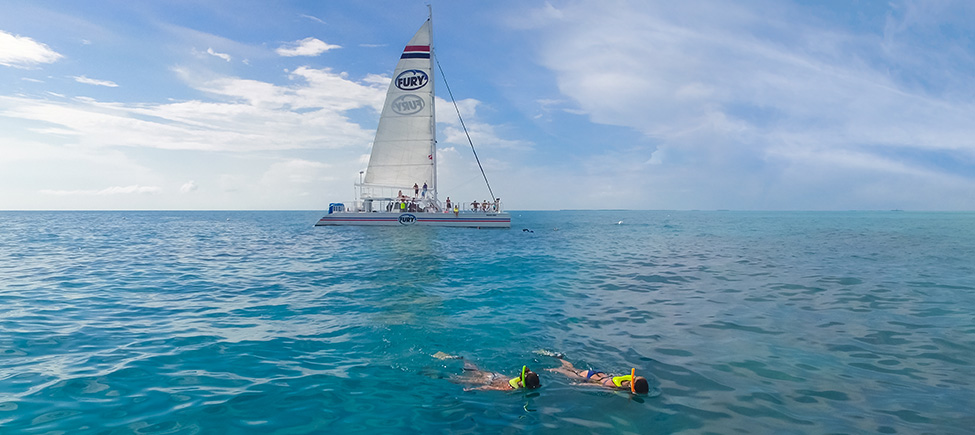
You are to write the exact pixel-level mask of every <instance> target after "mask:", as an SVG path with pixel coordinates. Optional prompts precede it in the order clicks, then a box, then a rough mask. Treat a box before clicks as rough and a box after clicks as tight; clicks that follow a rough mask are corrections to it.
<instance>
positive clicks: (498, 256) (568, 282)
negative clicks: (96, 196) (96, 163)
mask: <svg viewBox="0 0 975 435" xmlns="http://www.w3.org/2000/svg"><path fill="white" fill-rule="evenodd" d="M317 217H318V213H317V212H2V213H0V432H2V433H37V434H41V433H141V434H162V433H166V434H183V433H281V434H285V433H287V434H294V433H344V432H364V433H368V432H376V433H444V432H453V433H523V432H528V433H556V432H559V433H562V432H566V433H588V432H597V433H639V434H648V433H651V434H652V433H672V432H677V431H681V430H685V431H688V432H689V433H707V432H714V433H809V434H821V433H923V432H930V433H939V434H945V433H971V432H970V431H971V430H972V428H975V412H973V411H972V410H973V409H975V395H973V393H972V391H973V390H975V314H973V313H975V254H973V253H975V248H973V247H975V214H971V213H904V212H870V213H866V212H846V213H759V212H633V211H598V212H596V211H579V212H576V211H564V212H513V213H512V221H513V224H512V228H511V229H510V230H477V229H456V228H435V229H427V228H416V227H409V228H407V227H396V228H355V227H345V228H335V227H333V228H315V227H313V226H312V224H313V223H314V222H315V220H316V219H317ZM620 221H622V222H620ZM539 349H546V350H550V351H555V352H563V353H564V354H565V355H566V358H567V359H568V360H570V361H572V362H573V363H575V364H576V365H577V366H579V367H583V368H588V367H594V368H597V369H600V370H603V371H607V372H610V373H628V372H629V370H630V368H631V367H635V368H636V370H637V372H639V374H642V375H645V376H647V377H648V378H650V380H651V387H652V389H651V393H650V394H649V395H643V396H631V395H630V394H629V393H628V392H615V391H610V390H603V389H601V388H598V387H595V388H594V387H591V386H585V385H577V384H575V383H574V382H573V381H571V380H569V379H567V378H566V377H564V376H562V375H559V374H555V373H550V372H546V371H544V370H543V369H545V368H551V367H556V366H558V365H559V363H558V361H557V360H556V359H555V358H552V357H548V356H544V355H539V354H537V353H535V351H537V350H539ZM438 351H443V352H447V353H451V354H457V355H463V356H464V357H465V358H467V359H468V360H470V361H472V362H474V363H476V364H477V365H479V366H481V367H482V368H485V369H488V370H495V371H498V372H502V373H504V374H505V375H510V376H515V375H516V374H517V372H518V371H519V370H520V368H521V366H522V365H523V364H528V365H529V366H530V367H532V368H533V369H535V370H536V371H539V372H540V373H541V376H542V384H543V385H542V387H541V388H540V389H538V390H535V391H532V392H531V393H528V394H526V393H524V392H496V391H465V385H460V384H457V383H454V382H452V381H454V380H455V379H453V378H452V377H454V376H456V375H458V374H460V373H461V371H462V370H461V369H462V363H461V362H460V361H457V360H446V361H442V360H438V359H434V358H432V357H431V354H434V353H436V352H438Z"/></svg>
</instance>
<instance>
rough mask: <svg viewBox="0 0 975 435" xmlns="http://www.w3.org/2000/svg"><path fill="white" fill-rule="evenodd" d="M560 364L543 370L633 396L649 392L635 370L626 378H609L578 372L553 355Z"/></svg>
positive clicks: (589, 372)
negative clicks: (625, 392)
mask: <svg viewBox="0 0 975 435" xmlns="http://www.w3.org/2000/svg"><path fill="white" fill-rule="evenodd" d="M555 357H556V358H558V359H559V361H561V362H562V367H556V368H553V369H545V370H548V371H552V372H556V373H562V374H563V375H566V376H568V377H570V378H573V379H580V380H582V382H585V383H590V384H597V385H602V386H604V387H606V388H613V389H625V390H630V392H631V393H633V394H646V393H647V392H649V391H650V384H649V383H648V382H647V378H644V377H643V376H637V375H636V369H635V368H634V369H630V374H629V375H626V376H610V375H607V374H606V373H603V372H598V371H595V370H579V369H577V368H576V367H575V366H573V365H572V363H570V362H568V361H566V360H565V359H563V358H562V356H561V355H555Z"/></svg>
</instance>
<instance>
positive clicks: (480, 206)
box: [471, 198, 501, 212]
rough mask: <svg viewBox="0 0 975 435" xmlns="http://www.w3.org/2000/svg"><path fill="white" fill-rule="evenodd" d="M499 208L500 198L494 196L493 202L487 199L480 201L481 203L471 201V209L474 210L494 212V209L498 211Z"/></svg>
mask: <svg viewBox="0 0 975 435" xmlns="http://www.w3.org/2000/svg"><path fill="white" fill-rule="evenodd" d="M499 208H501V198H495V200H494V202H493V203H492V202H488V200H486V199H485V200H484V202H481V203H479V202H477V201H474V202H472V203H471V209H473V210H474V211H483V212H488V211H494V212H496V211H498V209H499Z"/></svg>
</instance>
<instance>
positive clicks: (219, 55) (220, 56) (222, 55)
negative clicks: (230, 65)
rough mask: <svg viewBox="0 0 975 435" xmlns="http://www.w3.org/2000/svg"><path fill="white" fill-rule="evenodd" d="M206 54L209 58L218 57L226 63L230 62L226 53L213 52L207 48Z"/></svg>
mask: <svg viewBox="0 0 975 435" xmlns="http://www.w3.org/2000/svg"><path fill="white" fill-rule="evenodd" d="M207 54H209V55H211V56H215V57H219V58H221V59H223V60H225V61H227V62H230V55H229V54H227V53H218V52H216V51H213V49H212V48H207Z"/></svg>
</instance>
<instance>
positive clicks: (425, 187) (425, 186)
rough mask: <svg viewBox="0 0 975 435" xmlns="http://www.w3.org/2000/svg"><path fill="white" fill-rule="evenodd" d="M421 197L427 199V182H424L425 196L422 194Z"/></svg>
mask: <svg viewBox="0 0 975 435" xmlns="http://www.w3.org/2000/svg"><path fill="white" fill-rule="evenodd" d="M420 196H422V197H424V198H426V197H427V183H426V182H425V181H424V182H423V194H421V195H420Z"/></svg>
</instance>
